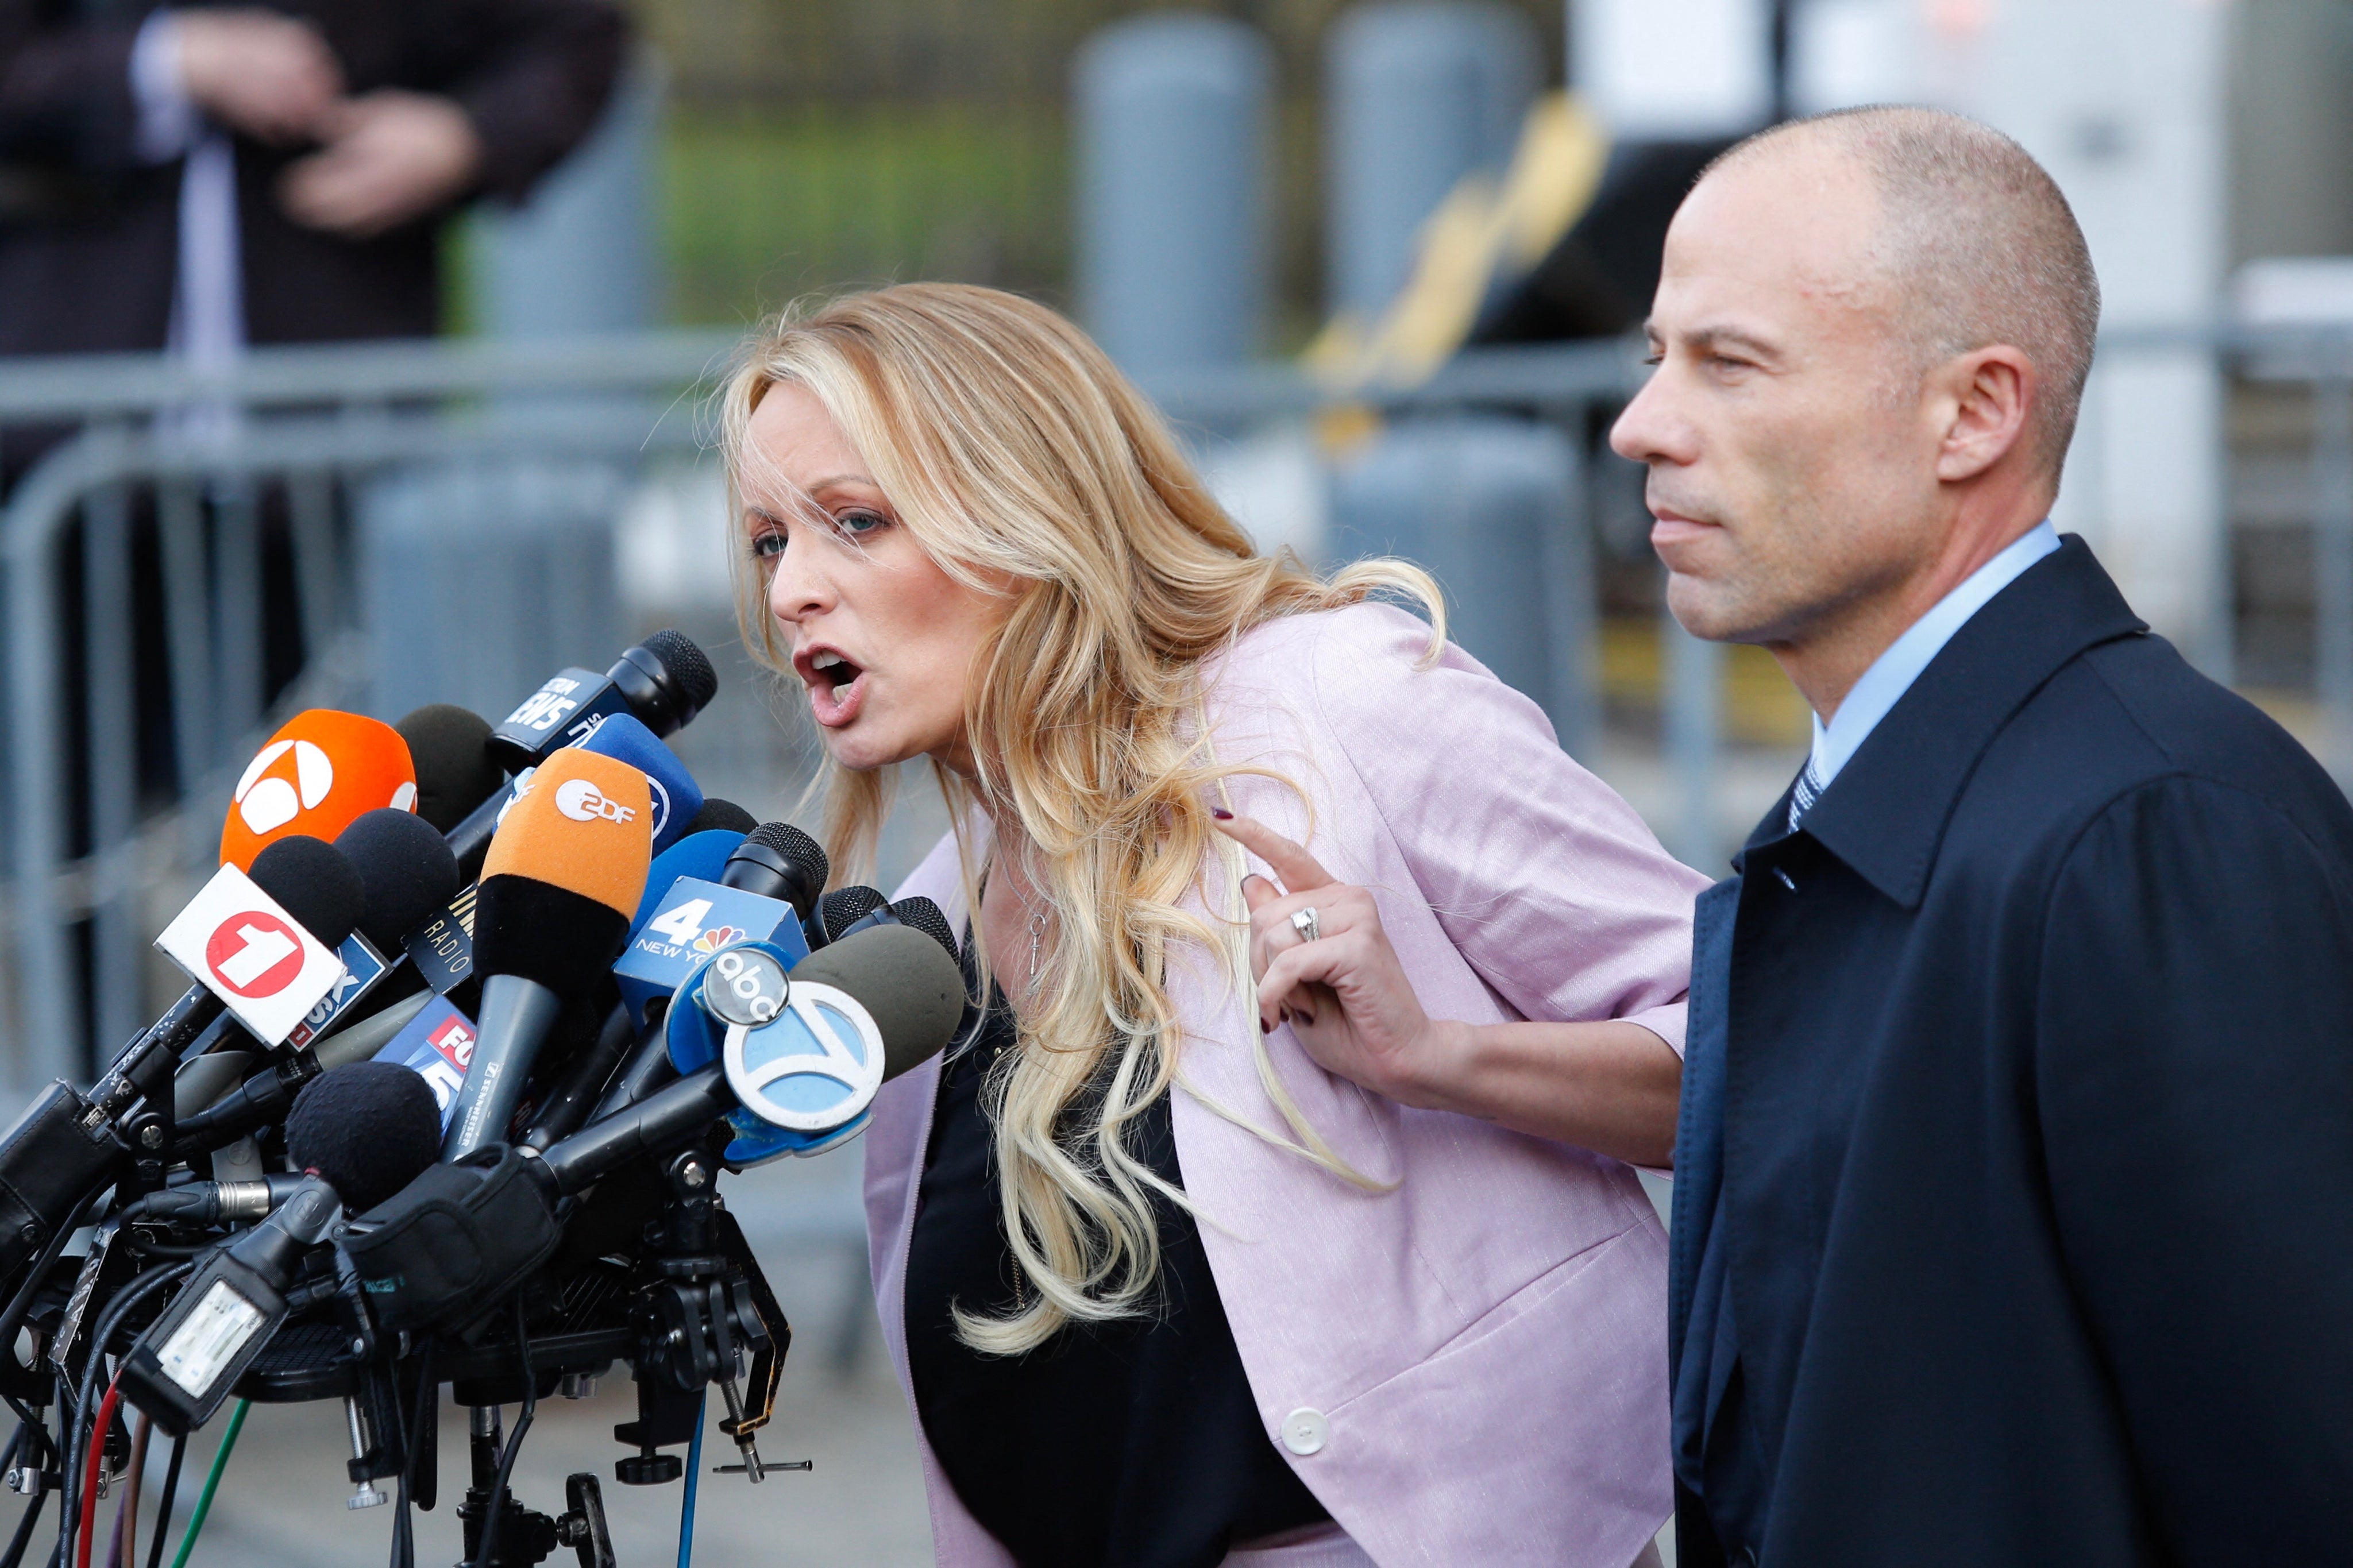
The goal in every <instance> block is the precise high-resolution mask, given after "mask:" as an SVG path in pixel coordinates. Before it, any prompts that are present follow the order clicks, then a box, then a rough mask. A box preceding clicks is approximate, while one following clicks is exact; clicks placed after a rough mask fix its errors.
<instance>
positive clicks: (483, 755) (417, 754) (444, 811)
mask: <svg viewBox="0 0 2353 1568" xmlns="http://www.w3.org/2000/svg"><path fill="white" fill-rule="evenodd" d="M393 728H394V729H396V730H397V731H400V738H401V739H402V740H404V741H406V742H408V759H409V762H410V763H412V764H413V765H414V766H415V767H416V769H417V816H421V817H423V818H424V819H425V820H426V821H427V822H429V823H431V824H432V825H433V826H434V827H435V828H436V829H438V831H440V832H443V833H447V832H448V831H449V830H450V829H451V828H453V827H455V826H458V824H459V823H461V822H463V821H465V820H466V818H467V817H468V816H470V815H471V814H472V813H473V810H474V808H475V807H476V806H478V805H481V804H482V802H484V801H486V800H488V799H490V798H491V795H493V794H494V793H496V792H497V790H498V788H499V786H500V785H501V784H505V783H506V782H507V775H506V770H505V769H503V768H501V767H500V766H499V764H498V763H496V762H494V761H492V760H491V721H489V720H487V719H485V718H483V717H482V716H481V715H480V714H479V713H477V712H475V711H473V710H471V709H469V708H460V707H459V706H458V705H457V704H456V703H454V702H432V703H427V705H426V706H424V707H422V708H419V709H417V710H416V711H415V712H413V713H410V714H408V715H407V716H406V717H405V718H403V719H402V720H400V721H398V722H397V723H396V724H394V725H393Z"/></svg>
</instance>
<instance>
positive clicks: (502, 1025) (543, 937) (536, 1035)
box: [441, 746, 654, 1160]
mask: <svg viewBox="0 0 2353 1568" xmlns="http://www.w3.org/2000/svg"><path fill="white" fill-rule="evenodd" d="M653 843H654V829H653V792H652V791H651V789H650V788H649V786H648V785H647V784H646V775H645V774H643V773H639V772H638V770H637V769H635V768H633V767H631V766H629V764H628V763H623V762H617V761H615V760H614V759H613V758H611V757H607V756H602V755H599V754H598V753H596V752H588V751H583V750H581V749H580V748H578V747H576V746H568V747H565V749H564V750H562V751H560V752H555V753H554V755H552V756H550V757H549V758H548V759H547V761H546V762H544V763H541V764H540V766H539V769H538V771H537V772H536V773H533V774H532V775H531V781H530V784H528V786H527V787H525V788H524V790H523V791H522V793H521V794H519V795H516V797H515V800H514V804H513V805H512V806H511V807H509V808H508V811H507V815H506V820H505V821H504V822H502V823H501V824H500V825H499V831H498V837H495V838H493V839H491V851H490V855H489V857H488V858H486V859H485V860H484V861H483V862H482V882H481V891H480V894H479V895H478V896H477V897H476V899H475V900H474V970H475V973H478V974H480V975H481V977H482V1017H481V1027H480V1029H479V1030H477V1031H476V1034H475V1040H474V1055H473V1059H472V1060H471V1061H470V1063H469V1064H468V1065H467V1068H466V1081H465V1082H464V1083H463V1084H461V1085H459V1089H458V1099H457V1101H456V1103H455V1104H454V1105H453V1106H451V1108H450V1115H449V1132H448V1137H447V1138H446V1139H444V1140H443V1142H442V1145H441V1153H442V1157H443V1158H444V1159H449V1160H454V1159H457V1158H458V1157H459V1156H460V1155H462V1154H467V1153H470V1152H473V1151H474V1150H476V1149H479V1148H480V1147H481V1146H482V1145H484V1144H485V1143H496V1142H501V1140H503V1139H504V1138H505V1137H506V1135H507V1123H508V1122H509V1121H511V1120H512V1118H513V1116H514V1113H515V1109H516V1107H518V1106H519V1105H521V1104H522V1091H523V1085H524V1082H525V1081H526V1080H527V1079H529V1078H530V1076H531V1065H532V1060H533V1058H535V1057H536V1056H537V1055H538V1054H539V1047H540V1045H541V1042H543V1040H545V1039H546V1038H547V1032H548V1030H549V1029H551V1028H553V1027H554V1025H555V1017H556V1015H557V1014H558V1013H559V1012H561V1011H562V1010H563V1007H564V1002H565V998H566V997H567V996H575V995H578V994H582V993H584V992H586V990H587V989H588V988H589V986H590V985H592V984H595V982H596V977H597V976H598V975H599V974H600V973H603V972H604V971H605V970H606V969H607V967H608V966H610V965H611V963H612V962H613V960H614V959H615V958H617V957H618V956H619V955H620V952H621V943H622V942H623V941H624V940H626V939H627V938H628V934H629V921H630V920H631V919H632V918H633V917H634V916H635V915H636V913H637V910H638V898H639V897H640V896H641V895H642V894H643V893H644V892H645V887H646V868H647V867H648V865H649V864H650V863H651V861H652V859H653Z"/></svg>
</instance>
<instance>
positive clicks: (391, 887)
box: [335, 806, 465, 954]
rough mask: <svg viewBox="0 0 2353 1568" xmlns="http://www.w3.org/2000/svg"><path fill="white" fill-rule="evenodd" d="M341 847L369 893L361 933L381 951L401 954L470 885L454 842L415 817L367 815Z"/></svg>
mask: <svg viewBox="0 0 2353 1568" xmlns="http://www.w3.org/2000/svg"><path fill="white" fill-rule="evenodd" d="M335 847H336V848H338V849H340V850H342V851H343V855H344V858H347V859H349V860H350V861H351V863H352V869H353V870H354V871H357V872H358V873H359V874H360V885H361V886H362V887H364V888H365V889H367V903H366V906H365V912H364V913H363V914H362V915H361V916H360V934H361V935H362V936H364V937H366V938H367V939H368V941H370V942H374V943H375V949H376V951H377V952H382V953H386V954H390V953H394V952H398V951H399V949H400V944H401V943H402V942H404V941H406V939H407V936H408V933H409V932H411V931H415V930H417V927H419V926H421V925H423V924H424V923H425V922H426V921H429V920H431V919H432V918H433V917H434V916H436V915H438V914H440V913H441V912H442V911H443V910H446V909H448V904H449V900H451V899H454V898H456V897H457V896H458V889H459V888H460V887H463V886H464V885H465V881H464V879H463V878H461V877H460V876H459V874H458V857H457V856H455V855H453V854H451V853H450V851H449V841H448V839H446V838H444V837H441V835H440V833H439V832H438V830H437V829H436V828H435V827H434V826H433V825H432V824H431V823H430V822H427V820H425V818H424V817H423V816H418V815H417V814H416V813H414V812H406V811H396V810H394V809H393V808H392V807H390V806H383V807H379V808H378V809H376V810H375V811H369V812H363V813H361V814H360V816H359V817H358V819H357V820H356V821H354V822H353V824H352V825H351V826H349V827H346V828H344V829H343V832H341V833H340V834H337V835H336V836H335Z"/></svg>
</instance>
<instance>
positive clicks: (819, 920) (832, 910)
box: [807, 887, 890, 952]
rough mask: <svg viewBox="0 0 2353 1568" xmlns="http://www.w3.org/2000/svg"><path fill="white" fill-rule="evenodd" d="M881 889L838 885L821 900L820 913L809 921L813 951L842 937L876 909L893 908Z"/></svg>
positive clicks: (810, 948) (808, 928)
mask: <svg viewBox="0 0 2353 1568" xmlns="http://www.w3.org/2000/svg"><path fill="white" fill-rule="evenodd" d="M889 907H890V906H889V903H888V901H887V900H884V898H883V897H882V894H881V890H880V889H875V888H867V887H849V888H836V889H834V890H833V891H831V892H830V893H828V894H827V895H826V896H825V899H824V901H822V902H821V903H819V904H818V908H817V913H816V914H814V915H812V916H810V917H809V920H808V921H807V930H808V944H809V951H811V952H815V951H817V950H818V948H821V947H824V946H825V945H827V944H828V942H839V941H840V940H841V939H842V938H843V937H845V936H848V935H849V929H850V928H851V927H852V926H854V925H856V924H858V922H859V921H862V920H865V919H866V918H867V917H868V916H870V915H871V914H872V913H873V912H874V911H875V910H881V909H887V908H889Z"/></svg>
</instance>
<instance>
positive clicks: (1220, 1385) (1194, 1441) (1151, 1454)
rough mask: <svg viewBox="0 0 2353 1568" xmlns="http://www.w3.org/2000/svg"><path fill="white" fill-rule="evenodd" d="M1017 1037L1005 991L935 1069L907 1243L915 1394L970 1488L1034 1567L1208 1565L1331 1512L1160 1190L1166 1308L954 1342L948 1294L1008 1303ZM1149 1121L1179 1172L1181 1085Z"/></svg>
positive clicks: (984, 1515)
mask: <svg viewBox="0 0 2353 1568" xmlns="http://www.w3.org/2000/svg"><path fill="white" fill-rule="evenodd" d="M1012 1045H1013V1020H1012V1015H1011V1013H1010V1012H1009V1011H1008V1009H1007V1007H1006V1005H1005V1000H1004V996H1003V994H1002V993H998V994H995V995H993V996H992V998H991V1006H990V1008H989V1010H988V1013H987V1016H986V1017H985V1019H984V1020H983V1021H982V1023H981V1026H980V1032H979V1036H978V1037H977V1038H976V1039H975V1040H974V1041H973V1043H972V1045H971V1046H970V1047H967V1048H965V1050H963V1051H962V1052H961V1053H959V1054H957V1055H955V1056H954V1057H952V1058H951V1059H950V1060H949V1061H948V1062H947V1064H946V1065H945V1066H944V1068H943V1069H942V1070H941V1074H940V1098H939V1103H938V1106H937V1108H936V1109H935V1110H934V1113H933V1117H932V1136H931V1144H930V1147H929V1149H928V1150H927V1151H926V1152H925V1156H924V1161H923V1187H922V1191H921V1193H920V1194H919V1196H918V1198H917V1205H918V1206H917V1208H916V1211H915V1232H914V1239H913V1247H912V1249H911V1250H910V1252H909V1253H908V1257H907V1364H908V1369H909V1371H910V1373H912V1374H913V1380H914V1389H915V1407H916V1409H917V1411H918V1412H919V1413H920V1414H921V1415H922V1417H923V1435H924V1436H926V1437H928V1438H929V1439H930V1440H931V1445H932V1451H933V1452H934V1454H936V1455H937V1456H938V1457H939V1461H940V1467H941V1468H943V1469H944V1470H945V1471H946V1472H947V1477H948V1480H949V1481H950V1482H951V1483H952V1484H953V1485H954V1486H955V1489H956V1496H957V1497H959V1498H961V1499H963V1500H964V1505H965V1507H966V1508H967V1509H970V1510H972V1514H973V1517H974V1518H975V1519H977V1520H978V1521H980V1522H981V1523H982V1525H984V1526H985V1527H987V1530H988V1531H989V1533H990V1534H992V1535H994V1536H996V1537H997V1540H998V1541H999V1542H1002V1543H1003V1544H1004V1545H1005V1547H1006V1549H1007V1550H1008V1551H1009V1552H1012V1553H1013V1555H1014V1557H1015V1558H1016V1559H1017V1560H1018V1561H1019V1562H1020V1563H1022V1564H1023V1565H1024V1568H1214V1564H1216V1563H1219V1561H1220V1560H1222V1559H1223V1558H1224V1556H1225V1555H1226V1552H1227V1549H1228V1548H1229V1546H1231V1545H1233V1544H1234V1543H1236V1542H1244V1541H1251V1540H1255V1539H1257V1538H1259V1537H1261V1536H1266V1535H1272V1534H1275V1533H1278V1532H1280V1531H1287V1530H1293V1529H1297V1528H1299V1527H1300V1526H1303V1525H1309V1524H1314V1523H1316V1522H1318V1521H1322V1520H1324V1519H1328V1518H1329V1517H1331V1516H1330V1515H1329V1514H1328V1513H1327V1512H1326V1511H1325V1510H1324V1505H1323V1504H1321V1503H1319V1502H1317V1501H1316V1500H1315V1496H1314V1493H1313V1492H1310V1491H1309V1490H1308V1489H1307V1488H1306V1487H1305V1486H1304V1485H1303V1484H1302V1483H1301V1481H1300V1479H1299V1478H1298V1477H1297V1476H1295V1475H1293V1473H1292V1470H1291V1467H1290V1466H1289V1465H1288V1464H1287V1463H1285V1462H1284V1460H1283V1458H1282V1455H1281V1454H1279V1453H1277V1452H1276V1451H1275V1447H1274V1445H1273V1443H1272V1442H1271V1441H1270V1440H1269V1438H1268V1437H1267V1435H1266V1429H1265V1428H1264V1427H1263V1426H1261V1425H1260V1423H1259V1416H1258V1410H1257V1406H1256V1405H1255V1404H1254V1403H1253V1401H1252V1400H1251V1398H1250V1383H1249V1380H1248V1379H1247V1378H1245V1377H1244V1376H1243V1373H1242V1363H1241V1356H1240V1352H1237V1351H1236V1350H1235V1349H1234V1336H1233V1331H1232V1330H1231V1329H1230V1328H1229V1327H1228V1326H1227V1323H1226V1312H1225V1308H1224V1307H1223V1306H1222V1305H1220V1304H1219V1300H1218V1287H1217V1283H1216V1281H1215V1280H1213V1279H1211V1278H1210V1277H1209V1260H1208V1255H1207V1254H1206V1253H1204V1252H1203V1251H1202V1250H1201V1237H1200V1232H1199V1231H1198V1229H1197V1228H1196V1227H1195V1226H1194V1224H1193V1220H1192V1217H1191V1216H1190V1215H1187V1214H1185V1213H1184V1212H1183V1211H1181V1210H1180V1209H1178V1208H1176V1205H1172V1204H1169V1203H1167V1202H1166V1201H1165V1200H1160V1199H1155V1207H1156V1208H1157V1209H1158V1211H1159V1215H1160V1247H1161V1266H1160V1279H1159V1289H1160V1297H1161V1299H1160V1308H1159V1310H1158V1311H1157V1312H1156V1313H1155V1314H1154V1315H1152V1316H1149V1317H1145V1318H1141V1319H1133V1318H1132V1319H1124V1320H1121V1321H1115V1322H1111V1323H1099V1324H1084V1325H1080V1324H1072V1325H1070V1326H1067V1327H1065V1328H1064V1329H1063V1330H1062V1331H1061V1332H1060V1334H1058V1335H1057V1336H1056V1337H1055V1338H1054V1340H1053V1341H1052V1342H1050V1343H1049V1344H1047V1345H1045V1346H1044V1347H1042V1348H1040V1349H1039V1350H1035V1351H1031V1352H1029V1353H1028V1354H1026V1355H1020V1356H1012V1357H1006V1356H989V1355H983V1354H981V1353H979V1352H976V1351H974V1350H972V1349H970V1348H969V1347H967V1346H966V1345H965V1344H964V1342H962V1341H960V1340H958V1339H957V1338H956V1336H955V1323H954V1322H953V1321H952V1320H951V1319H950V1317H949V1308H950V1304H951V1303H958V1302H960V1303H962V1304H963V1305H964V1306H965V1309H966V1310H977V1311H981V1312H985V1313H988V1314H990V1315H996V1314H999V1313H1002V1312H1004V1311H1006V1310H1008V1309H1010V1308H1011V1307H1012V1305H1013V1303H1014V1286H1013V1281H1014V1265H1013V1258H1012V1254H1011V1252H1010V1251H1009V1250H1008V1247H1007V1246H1006V1240H1005V1227H1004V1224H1003V1221H1002V1219H1001V1218H1000V1216H999V1213H998V1208H997V1178H996V1165H995V1163H994V1160H993V1158H992V1151H991V1147H990V1141H991V1137H992V1131H991V1129H990V1126H989V1123H988V1119H987V1115H986V1114H985V1113H984V1112H983V1110H982V1109H981V1098H980V1089H981V1079H982V1077H983V1075H984V1074H985V1073H986V1072H987V1068H988V1065H989V1064H990V1063H991V1062H993V1061H995V1060H996V1058H997V1055H998V1053H1000V1052H1002V1051H1005V1050H1008V1049H1010V1048H1011V1047H1012ZM1141 1120H1142V1125H1143V1131H1142V1134H1141V1135H1140V1136H1139V1137H1138V1138H1137V1140H1136V1142H1135V1145H1134V1147H1135V1150H1136V1152H1137V1154H1138V1156H1139V1157H1140V1158H1142V1159H1143V1160H1144V1161H1145V1163H1148V1164H1149V1165H1150V1166H1151V1167H1152V1169H1153V1170H1154V1171H1155V1172H1157V1173H1159V1174H1160V1175H1161V1176H1163V1177H1164V1178H1166V1180H1167V1181H1168V1182H1169V1183H1170V1184H1172V1185H1178V1186H1180V1187H1181V1184H1182V1181H1181V1175H1180V1173H1179V1172H1178V1170H1177V1166H1176V1139H1175V1137H1174V1135H1173V1133H1172V1131H1171V1129H1170V1126H1169V1121H1168V1098H1167V1096H1166V1095H1163V1096H1161V1098H1160V1099H1159V1100H1156V1101H1155V1102H1154V1104H1153V1105H1152V1107H1151V1108H1150V1110H1147V1111H1146V1112H1145V1115H1144V1117H1143V1118H1142V1119H1141Z"/></svg>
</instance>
